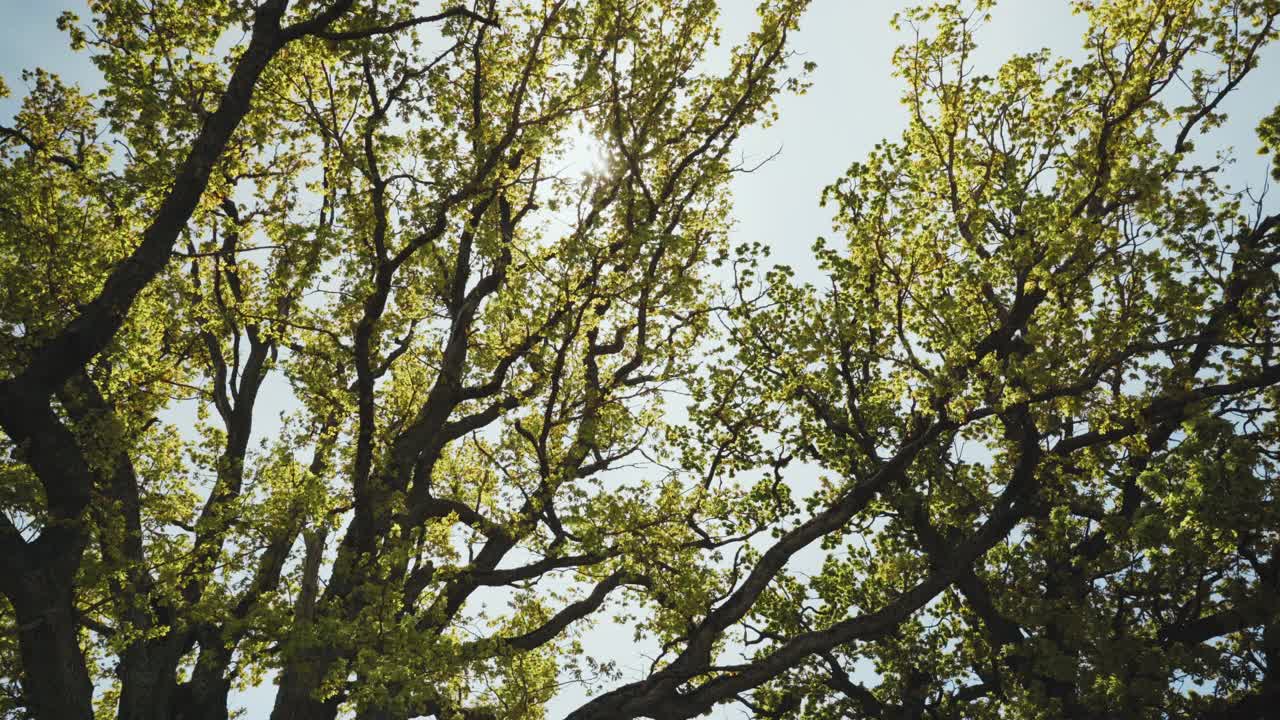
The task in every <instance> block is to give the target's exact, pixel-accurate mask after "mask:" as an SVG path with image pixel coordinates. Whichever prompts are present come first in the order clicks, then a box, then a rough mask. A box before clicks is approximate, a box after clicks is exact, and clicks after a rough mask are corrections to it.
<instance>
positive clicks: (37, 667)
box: [10, 568, 93, 720]
mask: <svg viewBox="0 0 1280 720" xmlns="http://www.w3.org/2000/svg"><path fill="white" fill-rule="evenodd" d="M16 585H17V588H16V589H17V592H15V593H13V594H12V595H11V596H10V601H11V602H12V603H13V608H14V612H15V613H16V615H17V620H18V643H19V647H20V648H21V654H22V667H23V675H22V679H21V683H22V692H23V694H24V695H25V696H26V698H27V702H28V703H29V704H30V707H29V710H30V711H31V713H32V715H34V716H35V717H36V718H37V719H38V720H92V719H93V683H92V682H90V680H89V671H88V668H86V667H85V663H84V654H83V653H82V652H81V650H80V628H79V623H78V622H77V621H76V611H75V596H74V593H73V592H72V585H71V581H70V579H67V580H66V581H65V582H58V581H57V579H55V578H52V577H50V573H48V572H46V570H45V569H43V568H33V569H31V570H30V571H29V572H27V573H24V575H23V577H21V578H19V579H18V580H17V582H16Z"/></svg>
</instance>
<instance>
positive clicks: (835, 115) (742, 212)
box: [0, 0, 1280, 720]
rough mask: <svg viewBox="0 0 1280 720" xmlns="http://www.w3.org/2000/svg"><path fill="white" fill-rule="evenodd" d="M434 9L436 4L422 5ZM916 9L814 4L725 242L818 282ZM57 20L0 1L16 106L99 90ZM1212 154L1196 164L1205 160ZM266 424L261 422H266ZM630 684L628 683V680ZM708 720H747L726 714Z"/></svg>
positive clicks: (742, 13) (1046, 21)
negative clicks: (44, 88)
mask: <svg viewBox="0 0 1280 720" xmlns="http://www.w3.org/2000/svg"><path fill="white" fill-rule="evenodd" d="M426 4H427V5H431V4H433V3H430V2H429V3H426ZM909 4H912V3H906V2H901V1H900V0H814V2H813V5H812V8H811V9H810V11H809V12H808V14H807V15H806V16H805V17H804V19H803V20H802V22H801V27H800V31H799V33H797V34H796V35H795V36H794V39H793V43H792V47H793V49H794V50H795V51H796V52H798V53H800V55H801V57H800V58H799V59H800V60H807V61H813V62H815V63H816V64H817V70H816V71H815V73H814V74H813V75H812V77H811V80H812V83H813V84H812V87H811V89H810V90H809V91H808V92H807V93H806V94H804V95H802V96H784V97H782V98H781V100H780V104H779V112H780V118H779V119H778V121H777V122H776V123H774V124H773V125H772V126H771V127H769V128H763V129H759V128H757V129H753V130H751V131H749V132H748V133H746V135H745V136H744V137H743V139H742V142H741V145H740V152H741V154H742V159H743V160H744V161H745V163H744V164H746V165H753V164H755V163H757V162H759V161H761V160H763V159H765V158H768V157H769V156H771V155H774V154H775V153H777V155H776V157H774V158H773V159H772V160H770V161H769V162H768V163H766V164H765V165H764V166H763V167H761V168H760V169H759V170H757V171H756V172H754V173H751V174H742V175H738V176H737V177H736V178H735V180H734V184H733V192H734V226H733V228H732V230H731V235H730V238H731V241H732V242H734V243H735V244H736V243H740V242H760V243H763V244H765V245H766V246H768V247H769V248H771V251H772V255H773V259H774V260H775V261H777V262H780V263H785V264H788V265H792V266H793V267H794V268H796V270H797V271H798V274H799V277H801V278H802V279H816V278H817V275H816V272H815V270H816V269H815V267H814V263H813V257H812V253H811V250H810V248H811V247H812V245H813V242H814V240H815V239H817V238H818V237H819V236H827V237H832V238H833V239H834V236H833V233H832V230H831V222H830V218H831V212H830V210H829V209H823V208H820V207H819V206H818V200H819V197H820V194H821V192H822V188H823V187H825V186H827V185H828V184H830V183H832V182H833V181H835V180H836V179H837V178H838V177H840V175H841V174H843V172H844V171H845V170H846V169H847V168H848V166H849V165H850V163H852V162H854V161H856V160H859V159H862V158H863V157H864V156H865V155H866V154H867V152H868V151H870V150H871V148H872V147H873V146H874V145H875V144H876V143H877V142H878V141H880V140H882V139H885V138H894V137H896V136H897V135H898V134H900V132H901V131H902V129H903V127H904V125H905V120H906V115H905V108H904V107H903V106H902V105H901V104H900V102H899V97H900V95H901V90H902V88H901V85H900V84H899V82H898V81H897V80H896V79H895V78H893V77H891V65H890V60H891V56H892V53H893V50H894V48H895V47H896V46H897V45H899V44H901V43H903V42H905V41H906V40H907V38H906V36H905V35H903V34H899V33H895V32H894V31H893V30H891V29H890V27H889V20H890V17H891V16H892V15H893V13H894V12H897V11H898V10H901V9H902V8H904V7H906V6H908V5H909ZM755 5H756V0H721V8H722V11H721V12H722V27H723V29H724V37H725V41H726V43H729V42H732V41H733V40H734V39H737V38H742V37H744V36H745V35H746V33H747V32H749V31H750V30H751V29H752V28H753V23H754V21H755V13H754V7H755ZM63 9H72V10H80V11H81V13H82V14H85V13H84V12H83V10H84V7H83V3H82V2H73V1H69V0H49V1H44V0H0V17H3V18H4V19H5V22H4V23H3V24H2V25H0V76H3V77H4V78H5V81H6V82H7V83H8V85H9V86H10V88H11V89H12V91H13V93H14V95H15V96H18V97H20V96H21V95H22V94H23V91H24V84H23V83H22V81H21V77H20V74H21V70H22V69H24V68H32V67H36V66H40V67H44V68H46V69H48V70H51V71H54V72H57V73H59V74H61V75H62V76H63V78H64V79H65V80H71V81H76V82H79V83H81V84H82V85H83V86H84V87H86V88H92V87H95V86H96V85H97V84H98V82H97V80H96V71H95V70H94V68H93V67H92V65H91V64H89V62H88V60H87V58H86V57H85V56H83V55H74V54H72V53H71V52H70V50H69V49H68V48H67V44H66V41H65V38H64V37H62V35H61V34H60V33H59V32H58V31H57V29H56V28H55V26H54V21H55V19H56V17H57V16H58V14H59V13H60V12H61V11H62V10H63ZM1084 29H1085V23H1084V21H1083V19H1081V18H1079V17H1076V16H1073V15H1072V13H1071V12H1070V7H1069V3H1068V2H1067V0H1004V1H1003V2H1001V3H999V4H998V5H997V7H996V8H995V9H994V11H993V20H992V22H991V24H990V25H988V26H987V27H986V28H984V29H983V30H981V31H980V33H979V35H978V43H979V48H978V52H977V53H976V54H975V56H974V61H975V63H976V65H977V67H978V69H979V71H994V70H995V69H996V68H997V66H998V64H999V62H1000V61H1001V60H1002V59H1004V58H1007V57H1008V56H1009V55H1011V54H1013V53H1021V52H1028V51H1033V50H1037V49H1039V48H1042V47H1048V48H1051V49H1053V50H1055V51H1058V52H1059V53H1063V54H1073V53H1078V47H1079V39H1080V37H1081V35H1082V33H1083V32H1084ZM1276 88H1280V53H1278V52H1277V51H1276V48H1274V47H1273V48H1272V50H1271V51H1270V52H1269V53H1268V54H1267V56H1265V57H1264V60H1263V63H1262V68H1261V69H1260V70H1259V71H1258V72H1257V73H1255V74H1254V75H1252V76H1251V77H1250V78H1248V79H1247V80H1246V82H1245V83H1244V84H1243V85H1242V87H1241V88H1240V90H1239V91H1238V92H1237V93H1236V94H1235V95H1234V96H1233V97H1232V98H1231V100H1230V102H1229V103H1228V104H1227V105H1226V107H1225V110H1226V111H1227V112H1228V114H1231V115H1233V116H1235V120H1234V121H1232V122H1229V123H1228V124H1227V126H1226V127H1225V128H1224V130H1223V131H1222V132H1221V133H1220V134H1218V135H1217V137H1218V138H1219V139H1220V140H1221V141H1222V143H1225V144H1229V145H1232V146H1234V147H1235V148H1236V150H1237V153H1236V157H1237V159H1238V161H1237V164H1236V165H1235V166H1234V167H1233V168H1232V169H1231V171H1230V175H1229V177H1230V179H1231V181H1232V182H1233V183H1235V184H1237V185H1241V186H1242V185H1244V184H1249V185H1252V186H1254V187H1257V186H1258V185H1260V184H1261V183H1262V182H1263V180H1264V179H1265V178H1266V173H1267V160H1266V158H1263V157H1260V156H1258V155H1257V154H1256V152H1255V149H1256V147H1257V140H1256V136H1255V135H1254V134H1253V128H1254V126H1255V125H1256V123H1257V120H1258V119H1259V118H1261V117H1262V116H1263V115H1264V114H1265V113H1266V112H1267V111H1269V110H1270V109H1271V108H1272V107H1273V106H1274V105H1275V103H1276V102H1277V101H1278V100H1280V97H1278V93H1277V91H1276ZM15 103H16V98H9V99H6V100H0V123H6V124H7V123H8V121H9V119H10V118H11V116H12V112H13V109H14V107H15ZM1211 149H1212V148H1209V147H1204V148H1200V149H1199V150H1198V152H1203V153H1205V154H1206V155H1208V154H1209V152H1210V150H1211ZM274 414H275V413H274V412H271V413H264V415H274ZM593 637H594V638H595V639H597V640H600V641H604V642H606V643H608V644H609V645H611V646H612V647H615V648H617V649H618V652H619V654H620V657H621V658H622V659H624V660H625V659H626V658H627V656H628V654H630V655H631V660H632V661H633V662H631V663H628V664H629V665H631V666H633V667H634V668H635V669H636V671H639V670H640V668H641V667H642V666H644V665H647V662H645V661H644V660H643V658H641V657H639V655H638V653H637V652H636V651H635V646H634V645H633V644H632V643H631V638H630V636H629V633H626V632H625V631H621V630H616V629H615V630H607V629H606V630H604V631H602V632H601V633H597V634H593ZM628 679H632V678H628ZM273 697H274V688H272V687H265V688H260V689H258V690H256V691H251V692H249V693H247V694H245V695H243V696H241V697H239V698H237V702H238V703H239V705H240V706H241V707H244V708H246V709H247V711H248V712H247V713H246V715H245V720H257V719H258V718H265V717H266V716H267V715H268V714H269V712H270V707H271V702H272V698H273ZM581 699H582V698H581V697H580V696H575V694H574V693H573V692H568V693H566V694H565V695H564V696H562V697H561V698H559V699H558V700H557V702H556V703H555V704H554V705H553V707H552V711H551V713H550V717H552V718H555V717H560V716H562V715H563V714H564V713H565V712H567V711H568V710H571V709H573V707H576V705H577V704H578V702H580V701H581ZM714 717H743V715H742V713H741V712H740V711H736V710H725V711H721V712H718V713H717V714H716V715H714Z"/></svg>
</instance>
